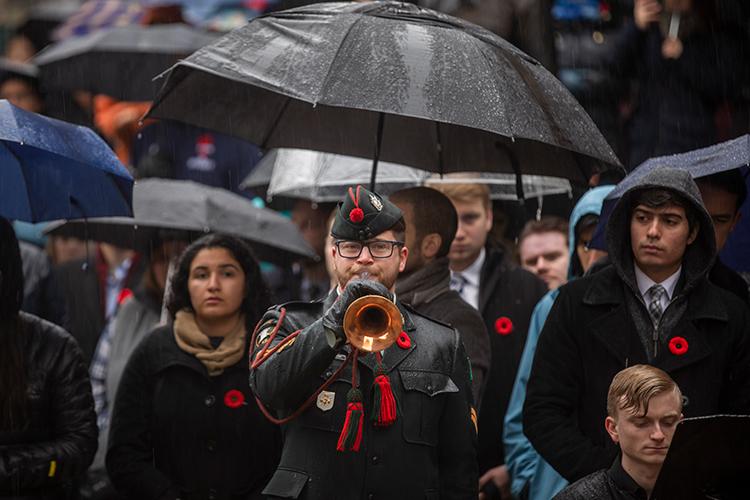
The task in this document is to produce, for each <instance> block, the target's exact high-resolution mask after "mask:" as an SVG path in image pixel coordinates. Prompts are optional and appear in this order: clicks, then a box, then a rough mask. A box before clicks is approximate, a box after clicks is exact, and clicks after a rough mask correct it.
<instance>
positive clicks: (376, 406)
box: [371, 352, 398, 427]
mask: <svg viewBox="0 0 750 500" xmlns="http://www.w3.org/2000/svg"><path fill="white" fill-rule="evenodd" d="M375 359H376V360H377V362H378V369H377V372H376V374H377V375H376V377H375V382H374V383H373V385H372V392H373V397H372V417H371V419H372V421H373V424H374V425H375V427H388V426H391V425H393V423H394V422H395V421H396V418H397V416H398V403H397V401H396V395H395V394H394V393H393V388H392V387H391V380H390V378H389V377H388V375H387V374H386V373H385V370H384V369H383V356H382V355H381V353H379V352H377V353H375Z"/></svg>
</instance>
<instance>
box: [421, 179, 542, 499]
mask: <svg viewBox="0 0 750 500" xmlns="http://www.w3.org/2000/svg"><path fill="white" fill-rule="evenodd" d="M432 187H434V188H435V189H437V190H439V191H442V192H443V194H445V195H446V196H447V197H448V198H449V199H450V200H451V202H452V203H453V206H454V207H455V209H456V212H457V213H458V230H457V231H456V236H455V238H454V239H453V243H452V244H451V248H450V252H449V254H448V258H449V260H450V269H451V276H452V283H451V288H453V289H454V290H456V291H457V292H458V293H459V294H460V295H461V297H462V298H463V299H464V300H465V301H466V302H468V303H469V304H471V305H472V306H474V307H475V308H477V310H479V313H480V314H481V315H482V319H484V324H485V326H486V328H487V334H488V336H489V340H490V348H491V360H490V369H489V373H488V374H487V383H486V387H485V390H484V395H483V397H482V403H481V406H480V408H479V438H478V439H479V441H478V445H479V472H480V474H481V475H480V481H479V488H480V489H481V490H482V492H483V498H485V499H488V500H493V499H499V498H503V499H505V498H510V478H509V476H508V472H507V468H506V467H505V452H504V448H503V420H504V418H505V412H506V410H507V408H508V402H509V401H510V393H511V391H512V390H513V383H514V382H515V379H516V372H517V371H518V364H519V362H520V359H521V354H522V353H523V347H524V344H525V343H526V334H527V332H528V329H529V321H530V319H531V313H532V311H533V310H534V306H536V304H537V302H539V300H540V299H541V298H542V297H543V296H544V294H545V293H547V285H545V283H544V282H543V281H542V280H541V279H539V278H537V277H536V276H535V275H534V274H532V273H530V272H529V271H526V270H525V269H522V268H521V267H520V266H518V265H517V264H516V263H515V262H513V259H512V258H511V256H510V255H509V254H508V252H506V251H505V249H504V248H502V247H501V246H499V245H493V244H492V243H491V242H490V241H489V238H488V236H489V233H490V230H491V229H492V223H493V217H492V202H491V200H490V194H489V189H488V188H487V186H486V185H482V184H435V185H434V186H432Z"/></svg>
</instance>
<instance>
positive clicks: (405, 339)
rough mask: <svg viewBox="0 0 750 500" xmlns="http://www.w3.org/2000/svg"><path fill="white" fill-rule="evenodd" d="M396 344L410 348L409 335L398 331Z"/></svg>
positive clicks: (402, 347)
mask: <svg viewBox="0 0 750 500" xmlns="http://www.w3.org/2000/svg"><path fill="white" fill-rule="evenodd" d="M396 344H397V345H398V346H399V347H400V348H401V349H408V348H410V347H411V339H410V338H409V336H408V335H407V334H406V332H401V333H400V334H399V335H398V338H397V339H396Z"/></svg>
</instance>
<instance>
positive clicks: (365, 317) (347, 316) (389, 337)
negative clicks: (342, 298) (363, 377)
mask: <svg viewBox="0 0 750 500" xmlns="http://www.w3.org/2000/svg"><path fill="white" fill-rule="evenodd" d="M403 325H404V319H403V317H402V316H401V311H399V309H398V307H396V304H394V303H393V302H392V301H390V300H388V299H387V298H385V297H383V296H380V295H365V296H364V297H360V298H358V299H357V300H355V301H354V302H352V303H351V305H350V306H349V307H348V308H347V310H346V313H344V333H345V334H346V338H347V340H348V341H349V344H351V345H352V347H354V348H355V349H359V350H360V351H367V352H378V351H382V350H383V349H385V348H386V347H389V346H390V345H391V344H393V343H394V342H395V341H396V339H397V338H398V336H399V335H400V334H401V330H402V329H403Z"/></svg>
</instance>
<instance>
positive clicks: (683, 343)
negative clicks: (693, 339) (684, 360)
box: [669, 337, 688, 356]
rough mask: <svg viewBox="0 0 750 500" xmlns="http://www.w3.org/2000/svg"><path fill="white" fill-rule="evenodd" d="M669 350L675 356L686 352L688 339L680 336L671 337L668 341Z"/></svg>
mask: <svg viewBox="0 0 750 500" xmlns="http://www.w3.org/2000/svg"><path fill="white" fill-rule="evenodd" d="M669 351H670V352H671V353H672V354H674V355H675V356H682V355H683V354H685V353H686V352H688V341H687V340H685V339H684V338H682V337H672V338H671V339H670V341H669Z"/></svg>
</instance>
